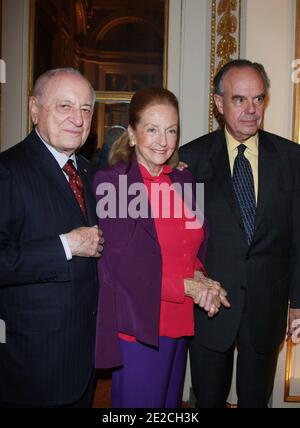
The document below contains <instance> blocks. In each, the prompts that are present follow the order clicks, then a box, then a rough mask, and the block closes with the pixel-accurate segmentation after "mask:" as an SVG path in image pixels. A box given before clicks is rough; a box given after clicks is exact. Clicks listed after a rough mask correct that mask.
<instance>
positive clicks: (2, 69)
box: [0, 59, 6, 83]
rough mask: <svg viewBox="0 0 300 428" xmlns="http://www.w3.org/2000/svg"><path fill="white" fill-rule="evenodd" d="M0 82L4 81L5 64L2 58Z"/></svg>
mask: <svg viewBox="0 0 300 428" xmlns="http://www.w3.org/2000/svg"><path fill="white" fill-rule="evenodd" d="M0 83H6V64H5V61H4V60H3V59H0Z"/></svg>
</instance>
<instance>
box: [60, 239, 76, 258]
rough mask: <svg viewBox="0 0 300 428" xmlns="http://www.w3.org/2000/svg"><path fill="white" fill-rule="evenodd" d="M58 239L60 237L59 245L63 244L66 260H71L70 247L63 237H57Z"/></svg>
mask: <svg viewBox="0 0 300 428" xmlns="http://www.w3.org/2000/svg"><path fill="white" fill-rule="evenodd" d="M59 237H60V240H61V243H62V244H63V247H64V250H65V253H66V257H67V260H72V258H73V256H72V252H71V249H70V245H69V243H68V240H67V238H66V237H65V235H59Z"/></svg>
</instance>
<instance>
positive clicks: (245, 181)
mask: <svg viewBox="0 0 300 428" xmlns="http://www.w3.org/2000/svg"><path fill="white" fill-rule="evenodd" d="M214 83H215V95H214V99H215V103H216V106H217V108H218V111H219V113H220V114H221V115H222V116H223V119H224V122H225V128H224V129H222V130H218V131H216V132H213V133H211V134H208V135H205V136H204V137H201V138H198V139H196V140H195V141H192V142H191V143H189V144H187V145H185V146H183V147H182V148H181V150H180V158H181V160H182V161H184V162H186V163H187V164H188V165H189V169H190V170H191V171H192V173H193V174H194V176H195V178H196V180H197V181H198V182H204V186H205V215H206V218H207V220H208V225H209V231H210V237H209V242H208V248H207V259H206V270H207V273H208V276H209V277H210V278H214V279H216V280H218V281H220V283H221V285H222V287H224V288H225V289H226V290H227V292H228V299H229V301H230V303H231V308H229V309H224V308H223V309H222V311H220V313H219V314H218V315H217V316H215V317H214V318H213V319H208V318H207V317H206V316H205V314H203V313H202V312H201V311H200V310H196V329H195V330H196V335H195V337H194V339H193V340H192V342H191V346H190V356H191V370H192V383H193V388H194V391H195V394H196V397H197V406H199V407H224V406H225V404H226V398H227V395H228V393H229V390H230V385H231V377H232V368H233V354H234V348H235V346H237V350H238V361H237V393H238V405H239V407H266V406H267V405H268V401H269V398H270V395H271V392H272V388H273V383H274V376H275V369H276V362H277V356H278V350H279V346H280V344H281V342H282V340H283V338H284V336H285V332H286V320H287V311H288V301H289V299H290V304H291V308H290V332H291V331H292V328H291V324H292V321H293V320H295V319H297V318H300V309H299V308H300V223H299V218H300V176H299V174H300V149H299V147H298V145H296V144H293V143H292V142H291V141H288V140H285V139H283V138H281V137H279V136H277V135H273V134H270V133H268V132H264V131H262V130H260V127H261V124H262V122H263V116H264V109H265V104H266V98H267V96H268V89H269V80H268V77H267V74H266V72H265V70H264V68H263V66H261V65H260V64H256V63H252V62H250V61H246V60H236V61H232V62H230V63H229V64H227V65H225V66H224V67H223V68H222V69H221V70H220V71H219V72H218V74H217V75H216V77H215V81H214Z"/></svg>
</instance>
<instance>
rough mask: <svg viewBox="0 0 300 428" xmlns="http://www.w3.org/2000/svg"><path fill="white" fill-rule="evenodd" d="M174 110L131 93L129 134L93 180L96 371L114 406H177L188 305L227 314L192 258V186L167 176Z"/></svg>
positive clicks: (200, 234) (164, 94)
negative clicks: (105, 372)
mask: <svg viewBox="0 0 300 428" xmlns="http://www.w3.org/2000/svg"><path fill="white" fill-rule="evenodd" d="M178 110H179V109H178V101H177V99H176V97H175V95H173V94H172V93H171V92H169V91H168V90H166V89H156V88H151V89H146V90H144V91H141V92H138V93H136V94H135V95H134V97H133V98H132V101H131V104H130V113H129V126H128V130H127V131H126V132H125V133H124V134H123V135H122V136H121V137H120V139H119V140H118V141H117V142H116V143H115V144H114V145H113V148H112V151H111V153H110V165H111V168H109V169H107V170H105V171H99V172H98V173H97V174H96V176H95V181H94V188H95V193H96V197H97V201H98V204H97V213H98V217H99V219H100V220H99V225H100V227H101V229H102V230H103V234H104V237H105V248H104V251H103V256H102V258H101V259H100V260H99V262H98V271H99V280H100V299H99V305H98V320H97V344H96V366H97V367H98V368H108V367H115V368H116V369H115V370H114V372H113V384H112V404H113V407H118V408H124V407H125V408H126V407H127V408H132V407H133V408H136V407H143V408H172V407H173V408H174V407H178V406H179V405H180V402H181V396H182V388H183V381H184V374H185V364H186V352H187V337H189V336H192V335H193V334H194V318H193V306H194V304H195V303H196V304H199V305H200V307H202V308H203V310H206V311H207V312H208V315H209V316H214V315H215V314H216V313H217V312H218V310H219V308H220V305H221V304H223V305H225V306H227V307H228V306H229V303H228V301H227V299H226V292H225V290H223V289H222V288H221V287H220V285H219V284H218V283H216V282H214V281H212V280H209V279H208V278H206V276H205V274H204V272H205V270H204V267H203V259H202V257H201V251H199V250H203V243H204V242H205V239H207V236H206V232H205V228H204V227H202V226H203V225H202V222H201V220H200V219H199V218H198V217H197V216H195V215H193V212H192V206H193V204H192V205H191V204H188V203H187V201H186V198H185V197H183V194H181V193H180V191H178V189H179V188H180V189H183V188H184V185H187V184H190V186H192V184H193V183H194V181H193V177H192V176H191V174H190V173H189V171H187V170H184V171H179V170H177V169H173V168H172V163H174V157H176V150H177V146H178V140H179V112H178ZM175 164H176V163H175ZM157 186H160V187H159V188H160V189H162V188H165V189H168V190H169V191H170V192H169V196H170V198H169V200H168V202H167V203H164V201H163V199H164V198H160V197H158V198H156V197H154V196H155V191H156V190H157V188H158V187H157ZM137 194H138V195H139V196H138V197H137ZM137 198H138V202H137ZM112 200H115V202H117V203H116V206H113V205H112ZM194 202H195V201H194ZM179 208H180V209H181V210H180V212H181V215H180V216H178V215H177V214H178V209H179ZM138 211H139V213H140V214H141V215H140V216H138V215H136V214H137V212H138ZM107 214H108V215H107ZM190 222H192V223H193V224H194V227H188V226H187V225H188V224H190Z"/></svg>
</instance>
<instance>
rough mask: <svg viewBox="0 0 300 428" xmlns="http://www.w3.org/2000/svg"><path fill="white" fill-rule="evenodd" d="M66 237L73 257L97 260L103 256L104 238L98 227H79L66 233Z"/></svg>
mask: <svg viewBox="0 0 300 428" xmlns="http://www.w3.org/2000/svg"><path fill="white" fill-rule="evenodd" d="M65 237H66V239H67V241H68V244H69V246H70V250H71V253H72V256H78V257H96V258H97V257H100V256H101V253H102V250H103V245H102V244H103V243H104V238H103V237H102V231H101V230H100V229H99V228H98V226H93V227H79V228H78V229H73V230H71V232H69V233H66V234H65Z"/></svg>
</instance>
